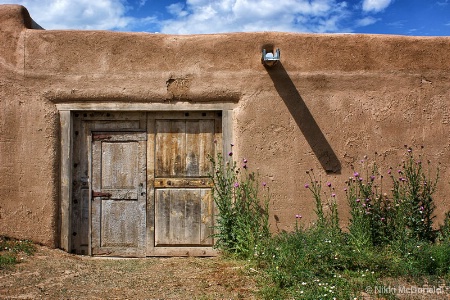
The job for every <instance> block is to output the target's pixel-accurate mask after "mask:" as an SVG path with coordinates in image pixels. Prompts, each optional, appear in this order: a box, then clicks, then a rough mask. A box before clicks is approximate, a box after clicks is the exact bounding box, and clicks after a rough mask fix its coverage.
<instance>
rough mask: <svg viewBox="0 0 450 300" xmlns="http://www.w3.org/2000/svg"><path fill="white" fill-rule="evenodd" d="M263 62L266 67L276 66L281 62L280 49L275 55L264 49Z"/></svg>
mask: <svg viewBox="0 0 450 300" xmlns="http://www.w3.org/2000/svg"><path fill="white" fill-rule="evenodd" d="M261 61H262V63H263V64H264V65H265V66H268V67H272V66H274V65H275V64H276V63H278V62H279V61H280V49H277V50H276V51H275V53H273V52H267V51H266V49H263V50H262V58H261Z"/></svg>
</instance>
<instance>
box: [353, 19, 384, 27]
mask: <svg viewBox="0 0 450 300" xmlns="http://www.w3.org/2000/svg"><path fill="white" fill-rule="evenodd" d="M378 20H379V19H376V18H374V17H365V18H362V19H359V20H356V26H358V27H364V26H368V25H372V24H374V23H376V22H378Z"/></svg>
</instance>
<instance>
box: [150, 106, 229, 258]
mask: <svg viewBox="0 0 450 300" xmlns="http://www.w3.org/2000/svg"><path fill="white" fill-rule="evenodd" d="M147 124H148V126H149V129H148V132H149V143H148V144H149V147H148V155H149V159H148V165H149V170H150V168H151V169H152V170H153V172H149V174H148V184H149V187H150V192H149V194H150V195H151V196H152V197H153V199H149V201H151V202H150V205H149V209H150V210H149V212H148V215H149V221H150V224H149V228H150V229H151V230H150V231H149V245H148V254H149V255H213V253H214V251H213V250H212V246H213V244H214V239H213V237H212V234H213V226H214V214H215V211H214V201H213V197H212V193H211V181H210V180H209V174H210V173H211V171H212V165H211V163H210V160H209V158H208V156H209V155H212V156H214V155H216V150H217V149H220V148H221V136H222V135H221V132H222V130H221V129H222V127H221V118H220V115H219V114H217V113H213V112H210V113H183V114H181V113H178V114H177V113H171V114H165V115H163V114H161V115H158V116H154V115H152V116H150V117H149V119H148V121H147Z"/></svg>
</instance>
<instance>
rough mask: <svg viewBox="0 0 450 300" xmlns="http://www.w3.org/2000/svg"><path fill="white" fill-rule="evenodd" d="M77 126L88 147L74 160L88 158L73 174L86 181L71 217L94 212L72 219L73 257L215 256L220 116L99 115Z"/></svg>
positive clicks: (80, 148) (80, 149)
mask: <svg viewBox="0 0 450 300" xmlns="http://www.w3.org/2000/svg"><path fill="white" fill-rule="evenodd" d="M77 126H79V127H77ZM74 128H79V129H80V130H79V131H77V132H78V134H77V133H76V135H80V133H82V134H81V135H82V136H81V138H79V139H78V140H79V141H80V143H83V141H85V143H84V144H85V146H83V145H77V146H74V150H75V151H74V152H75V153H74V159H75V160H76V159H80V160H81V161H82V162H83V156H85V155H86V154H87V160H85V162H84V163H81V165H82V166H79V167H78V170H76V171H74V172H73V174H74V176H75V177H78V178H79V179H80V180H81V181H83V180H84V181H87V182H88V183H89V184H88V185H86V184H84V185H81V188H80V189H78V191H77V189H74V191H73V195H74V197H77V198H81V202H80V205H82V206H83V208H80V207H76V205H74V208H73V211H75V212H77V211H82V210H86V207H87V208H88V211H89V213H88V214H87V218H88V220H85V218H86V214H73V216H72V218H73V221H72V227H74V228H72V229H73V230H76V231H77V234H76V235H74V237H77V236H78V237H77V238H74V239H73V240H72V248H73V249H74V252H76V253H80V252H83V249H85V248H86V246H87V249H88V253H90V254H92V255H106V256H136V257H141V256H171V255H214V253H215V251H214V250H213V249H212V246H213V244H214V239H213V237H212V233H213V226H214V214H215V209H214V201H213V198H212V194H211V182H210V180H209V174H210V172H211V171H212V169H211V168H212V165H211V163H210V161H209V156H210V155H212V156H215V155H216V152H217V151H219V150H221V147H222V125H221V114H220V113H217V112H177V113H173V112H171V113H145V116H144V115H143V113H129V114H128V115H126V114H125V116H124V114H123V113H122V114H121V115H117V116H114V114H113V115H111V113H108V114H105V113H95V114H91V115H83V117H81V119H80V121H79V124H77V125H76V126H74ZM83 135H85V136H84V137H83ZM76 141H77V140H75V142H76ZM75 165H76V163H75ZM83 178H84V179H83ZM86 178H87V179H86ZM74 182H76V180H75V181H74ZM86 190H88V192H86ZM77 204H78V203H77ZM85 222H87V223H88V224H89V226H87V228H86V226H85ZM83 241H84V243H83ZM77 242H78V243H77ZM86 243H87V245H86Z"/></svg>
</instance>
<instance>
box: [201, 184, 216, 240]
mask: <svg viewBox="0 0 450 300" xmlns="http://www.w3.org/2000/svg"><path fill="white" fill-rule="evenodd" d="M200 197H201V227H200V244H202V245H210V246H212V245H213V237H212V234H213V233H214V228H213V226H214V200H213V197H212V193H211V190H210V189H202V190H201V195H200Z"/></svg>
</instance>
